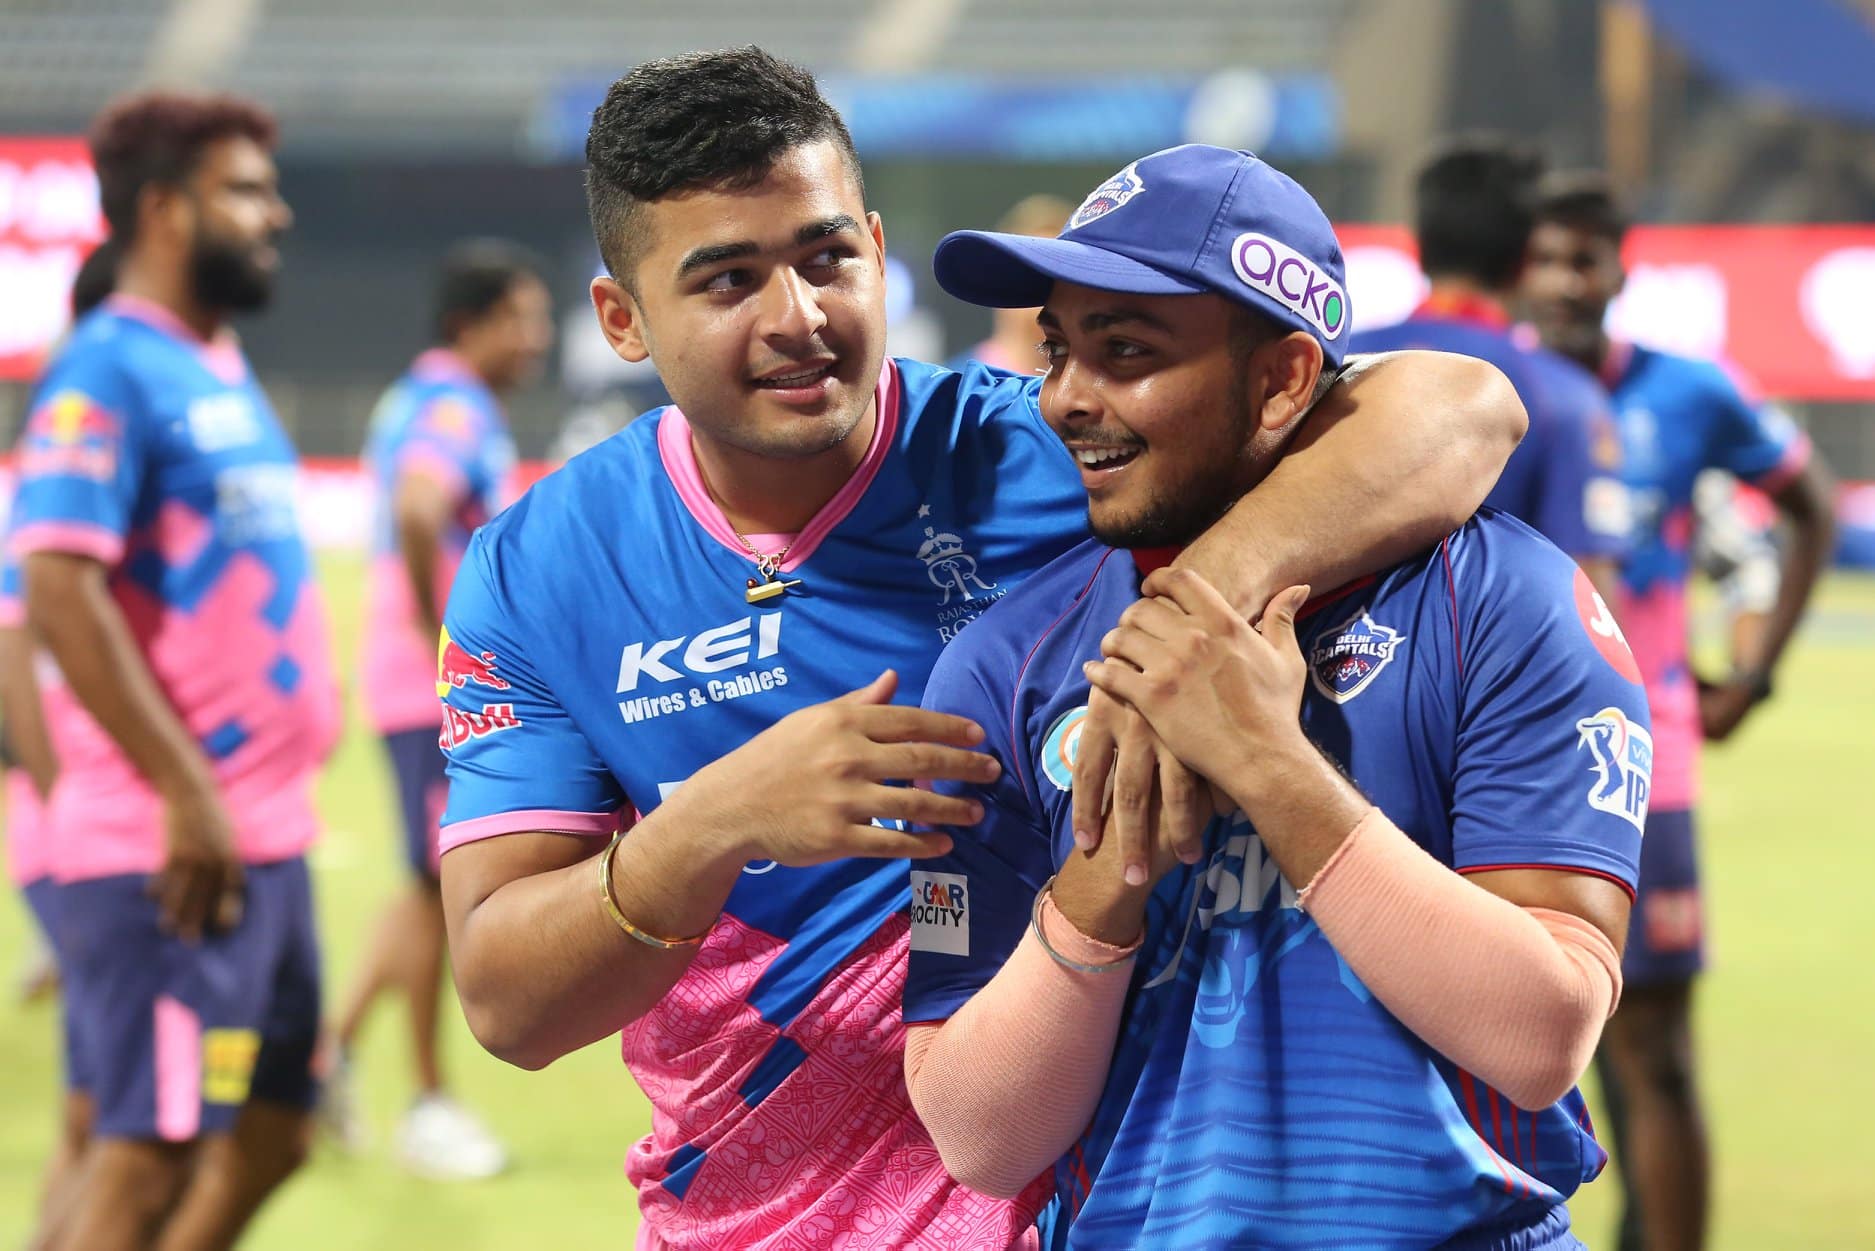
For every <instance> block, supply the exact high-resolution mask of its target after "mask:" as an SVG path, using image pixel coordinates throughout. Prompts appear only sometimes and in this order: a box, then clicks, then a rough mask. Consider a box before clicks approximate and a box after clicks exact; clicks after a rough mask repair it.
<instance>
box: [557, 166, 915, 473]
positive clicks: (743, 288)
mask: <svg viewBox="0 0 1875 1251" xmlns="http://www.w3.org/2000/svg"><path fill="white" fill-rule="evenodd" d="M639 212H640V214H641V217H640V218H639V223H640V224H639V229H641V230H642V231H643V238H644V240H645V242H644V246H643V248H642V250H641V251H640V252H639V253H638V254H637V259H636V265H635V268H634V269H633V271H632V273H630V274H627V275H622V277H624V278H625V279H626V280H627V281H628V282H629V285H630V289H629V290H628V289H627V285H626V283H625V282H620V281H618V280H616V279H613V278H610V277H602V278H598V279H595V280H594V282H593V288H592V294H593V304H594V307H595V308H596V309H597V310H598V313H599V319H600V323H601V326H602V328H603V329H604V330H605V332H606V336H607V338H608V339H610V340H611V342H612V346H613V349H614V350H615V351H616V352H618V354H619V355H620V356H622V357H624V358H625V359H626V360H631V361H641V360H644V359H645V358H646V357H647V356H649V357H650V358H651V360H652V361H653V363H654V364H655V365H656V366H657V370H658V375H659V377H660V378H662V379H663V382H664V385H665V387H666V389H668V390H669V391H670V394H671V399H672V400H673V401H674V402H675V403H676V404H677V406H678V407H679V408H681V409H682V410H683V412H684V416H685V417H686V418H688V419H689V422H690V425H691V427H692V429H693V430H694V431H695V432H696V433H697V434H698V435H699V436H702V437H706V438H709V439H714V440H718V441H720V442H721V443H723V444H726V445H728V446H729V447H732V448H735V449H737V450H739V451H742V452H745V453H750V454H753V455H756V456H761V457H773V458H780V459H791V458H798V457H808V456H815V455H818V454H819V453H822V452H825V451H827V450H829V449H830V448H833V447H836V446H838V445H839V444H841V443H842V442H843V441H845V440H846V439H847V438H848V437H849V436H851V435H852V434H853V431H854V430H855V429H856V428H857V427H858V425H859V423H860V421H861V420H862V419H863V418H864V417H865V415H866V413H867V411H868V409H869V407H870V405H871V403H872V397H873V391H874V389H875V387H876V385H877V383H878V378H879V369H880V366H881V365H882V363H883V361H884V357H885V235H884V232H883V230H882V228H881V226H880V224H879V218H878V215H877V214H869V213H867V212H866V209H865V204H864V202H863V201H862V199H861V196H860V190H859V187H858V186H857V185H856V183H855V182H854V179H853V178H852V176H851V174H850V172H849V169H848V167H847V164H846V162H845V160H844V158H843V156H842V154H841V152H840V150H839V149H838V148H837V147H836V146H835V145H834V144H833V143H831V142H817V143H810V144H802V145H799V146H796V147H793V148H789V149H787V150H786V151H784V152H783V153H781V155H780V156H779V157H777V158H776V160H775V162H774V163H773V165H772V166H771V167H770V168H769V170H768V172H767V174H766V175H765V176H764V177H763V178H762V179H761V180H760V181H759V182H757V183H755V184H753V185H752V186H749V187H747V188H744V189H717V188H703V189H698V190H691V191H683V192H678V193H675V194H672V195H669V196H666V197H664V198H662V199H658V200H653V201H650V202H648V203H646V204H644V205H643V206H642V208H641V209H640V210H639Z"/></svg>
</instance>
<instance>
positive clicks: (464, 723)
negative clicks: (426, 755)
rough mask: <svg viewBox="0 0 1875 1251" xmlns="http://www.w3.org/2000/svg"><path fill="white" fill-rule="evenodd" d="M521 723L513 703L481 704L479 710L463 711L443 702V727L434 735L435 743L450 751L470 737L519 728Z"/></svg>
mask: <svg viewBox="0 0 1875 1251" xmlns="http://www.w3.org/2000/svg"><path fill="white" fill-rule="evenodd" d="M522 724H523V723H522V721H521V718H519V717H517V716H515V715H514V705H513V704H483V705H482V711H480V712H463V711H462V710H461V709H459V708H451V707H450V706H449V705H448V704H444V705H443V729H442V732H441V733H440V734H438V735H437V736H436V744H437V746H439V747H441V748H442V749H443V750H444V751H451V750H453V749H455V748H457V747H460V746H462V745H463V744H464V743H467V742H469V741H470V740H471V739H478V738H486V737H488V736H489V735H490V734H499V733H501V732H502V731H503V730H515V729H519V728H520V727H521V725H522Z"/></svg>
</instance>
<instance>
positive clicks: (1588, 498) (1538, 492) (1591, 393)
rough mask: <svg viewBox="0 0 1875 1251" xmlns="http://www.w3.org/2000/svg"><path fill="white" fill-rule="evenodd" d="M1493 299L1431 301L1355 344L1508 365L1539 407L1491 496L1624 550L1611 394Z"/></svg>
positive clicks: (1590, 545)
mask: <svg viewBox="0 0 1875 1251" xmlns="http://www.w3.org/2000/svg"><path fill="white" fill-rule="evenodd" d="M1487 307H1488V306H1484V305H1483V304H1482V303H1481V304H1480V305H1479V306H1477V307H1473V306H1471V305H1464V306H1461V307H1460V308H1459V309H1458V310H1456V311H1455V313H1453V314H1447V313H1444V312H1437V311H1433V310H1432V309H1431V308H1430V307H1426V308H1422V309H1421V310H1420V311H1419V312H1417V313H1415V314H1414V315H1413V316H1412V317H1411V318H1409V319H1407V320H1406V321H1403V322H1401V323H1400V324H1398V325H1396V326H1387V327H1384V328H1382V329H1379V330H1367V331H1363V332H1361V333H1360V334H1357V335H1355V336H1354V340H1353V342H1352V344H1351V345H1350V346H1351V350H1353V351H1356V352H1391V351H1398V350H1400V349H1404V348H1427V349H1430V350H1432V351H1436V352H1457V353H1459V354H1460V355H1463V356H1475V357H1477V358H1479V359H1480V360H1485V361H1489V362H1490V363H1491V364H1493V365H1495V366H1497V367H1498V368H1499V369H1501V370H1503V371H1504V374H1505V375H1506V376H1507V377H1508V378H1509V379H1510V381H1511V385H1512V386H1514V387H1515V388H1516V389H1517V395H1518V397H1519V398H1520V399H1522V400H1523V405H1524V408H1525V409H1526V410H1527V411H1528V412H1529V414H1530V429H1529V432H1528V433H1526V434H1525V435H1524V439H1523V442H1522V443H1520V444H1518V445H1517V450H1516V451H1514V452H1512V453H1511V456H1510V463H1509V464H1507V465H1505V466H1504V472H1503V474H1502V475H1501V476H1499V478H1498V480H1497V485H1496V486H1494V487H1492V488H1491V494H1490V495H1489V496H1488V497H1487V498H1486V499H1485V503H1486V504H1487V505H1489V506H1490V507H1492V508H1497V509H1502V510H1503V511H1504V512H1507V513H1509V514H1510V515H1511V516H1513V517H1516V518H1517V519H1519V520H1520V521H1522V522H1524V524H1526V525H1529V526H1531V527H1533V528H1535V529H1536V530H1537V531H1538V532H1539V533H1541V534H1542V535H1543V537H1544V538H1547V539H1548V540H1549V541H1550V542H1552V543H1554V544H1555V545H1556V546H1557V547H1560V548H1562V550H1563V551H1565V552H1568V553H1569V554H1570V555H1571V556H1574V557H1577V558H1578V559H1580V558H1583V557H1596V556H1616V555H1619V554H1620V553H1621V552H1622V551H1623V549H1624V548H1625V546H1626V543H1627V536H1628V526H1629V518H1628V508H1627V501H1626V498H1625V492H1624V491H1623V490H1622V486H1621V478H1620V473H1619V471H1620V461H1621V443H1620V439H1619V437H1618V436H1617V434H1616V432H1615V428H1614V425H1613V422H1612V420H1611V419H1610V416H1609V412H1608V397H1607V395H1606V394H1605V393H1604V392H1603V391H1602V388H1601V386H1600V384H1598V383H1597V382H1596V380H1595V377H1594V375H1593V374H1591V373H1589V372H1588V371H1587V370H1585V369H1583V368H1582V367H1581V366H1579V365H1577V364H1575V363H1574V362H1573V361H1570V360H1568V359H1566V358H1564V357H1561V356H1558V355H1556V354H1555V353H1554V352H1550V351H1547V350H1545V349H1543V348H1539V347H1531V346H1527V345H1525V344H1523V343H1520V342H1519V341H1518V340H1517V338H1516V337H1515V336H1514V335H1513V334H1512V332H1511V329H1510V326H1509V324H1508V322H1506V321H1504V320H1503V318H1502V315H1501V314H1496V313H1495V312H1494V310H1493V311H1492V312H1491V313H1487V311H1486V309H1487Z"/></svg>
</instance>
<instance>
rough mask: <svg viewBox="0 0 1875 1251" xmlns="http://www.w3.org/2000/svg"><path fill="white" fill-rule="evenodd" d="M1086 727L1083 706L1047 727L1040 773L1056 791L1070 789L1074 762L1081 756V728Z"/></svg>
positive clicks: (1085, 713)
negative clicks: (1051, 783) (1052, 784)
mask: <svg viewBox="0 0 1875 1251" xmlns="http://www.w3.org/2000/svg"><path fill="white" fill-rule="evenodd" d="M1086 724H1087V705H1086V704H1082V705H1081V706H1080V707H1079V708H1070V709H1069V710H1068V711H1066V712H1064V713H1062V714H1061V716H1060V717H1059V718H1058V719H1057V720H1056V721H1055V723H1054V724H1053V725H1052V726H1050V727H1048V735H1047V737H1046V738H1044V739H1043V740H1042V772H1043V773H1044V774H1045V775H1046V776H1047V778H1048V780H1049V781H1050V782H1053V783H1054V784H1055V789H1056V790H1063V791H1071V790H1073V789H1074V762H1075V760H1076V759H1078V758H1079V756H1080V754H1081V727H1082V726H1084V725H1086Z"/></svg>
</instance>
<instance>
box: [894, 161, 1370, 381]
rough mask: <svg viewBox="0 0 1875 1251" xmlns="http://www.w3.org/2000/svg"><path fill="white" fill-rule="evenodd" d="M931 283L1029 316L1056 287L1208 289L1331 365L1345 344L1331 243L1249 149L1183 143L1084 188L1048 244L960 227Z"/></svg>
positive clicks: (1344, 308) (1313, 211) (1306, 198)
mask: <svg viewBox="0 0 1875 1251" xmlns="http://www.w3.org/2000/svg"><path fill="white" fill-rule="evenodd" d="M931 265H932V269H933V270H935V271H936V274H937V280H938V285H939V286H941V287H943V288H944V289H945V290H946V291H948V292H950V293H951V294H952V295H954V296H956V297H957V298H958V299H960V300H965V301H968V302H969V303H971V304H981V305H985V306H987V307H989V308H1033V307H1035V306H1037V305H1040V304H1045V303H1047V301H1048V292H1049V289H1050V288H1051V287H1052V286H1053V285H1054V284H1055V282H1056V281H1057V280H1059V281H1063V282H1073V283H1079V284H1081V285H1082V286H1087V287H1095V288H1098V289H1100V290H1102V291H1123V292H1126V293H1128V294H1131V295H1197V294H1202V293H1210V294H1213V295H1221V296H1224V297H1225V298H1226V299H1231V300H1236V301H1238V302H1240V303H1242V304H1245V305H1248V306H1249V307H1251V308H1253V309H1255V310H1257V311H1258V312H1260V313H1262V314H1264V315H1265V316H1267V317H1270V318H1272V319H1273V320H1275V321H1277V322H1279V323H1281V324H1282V325H1285V326H1290V327H1293V328H1295V329H1297V330H1301V331H1304V332H1306V333H1308V334H1311V335H1314V336H1315V338H1316V339H1317V340H1318V341H1319V342H1320V343H1321V345H1322V354H1323V355H1324V356H1325V357H1327V358H1328V361H1329V364H1330V365H1331V366H1338V365H1340V364H1341V360H1342V357H1343V356H1344V355H1346V352H1347V343H1348V322H1349V320H1350V318H1349V313H1350V310H1349V307H1348V292H1347V285H1346V278H1345V274H1344V273H1343V268H1342V261H1341V244H1340V243H1339V242H1338V241H1337V240H1336V239H1335V231H1334V228H1333V227H1332V226H1330V225H1329V224H1328V218H1327V216H1326V215H1325V214H1323V212H1322V210H1321V206H1320V205H1318V204H1316V203H1315V198H1314V197H1313V196H1311V195H1310V194H1309V193H1308V192H1306V191H1304V190H1303V189H1302V188H1301V186H1300V185H1299V184H1297V183H1296V181H1295V180H1294V179H1293V178H1290V177H1289V176H1288V175H1287V174H1285V173H1283V172H1282V171H1281V170H1278V169H1274V168H1272V167H1270V166H1269V165H1266V164H1264V163H1263V162H1262V161H1261V160H1258V159H1257V157H1256V156H1254V155H1252V154H1251V153H1249V152H1234V151H1232V150H1231V149H1229V148H1214V147H1211V146H1210V145H1208V144H1199V143H1189V144H1185V145H1183V146H1182V147H1177V148H1167V149H1165V150H1164V151H1162V152H1154V153H1153V154H1152V155H1151V156H1145V157H1141V158H1140V159H1139V160H1137V161H1134V162H1133V163H1132V164H1131V165H1128V166H1127V167H1126V168H1125V169H1123V170H1121V171H1120V172H1119V173H1117V174H1115V175H1114V176H1113V177H1111V178H1109V179H1107V181H1105V182H1103V183H1101V184H1100V185H1099V186H1098V187H1095V188H1094V190H1093V193H1092V194H1091V195H1089V196H1088V197H1087V199H1085V200H1083V201H1082V202H1081V207H1080V208H1078V209H1076V210H1075V212H1074V216H1073V217H1070V218H1069V219H1068V224H1067V226H1066V227H1064V228H1063V229H1062V232H1061V235H1060V237H1058V238H1054V239H1035V238H1029V237H1027V236H1024V235H1003V234H995V233H993V232H991V231H986V230H959V231H957V232H955V233H953V234H950V235H946V236H945V237H944V240H943V242H941V243H939V244H938V247H937V253H936V255H935V256H933V257H932V261H931Z"/></svg>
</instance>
